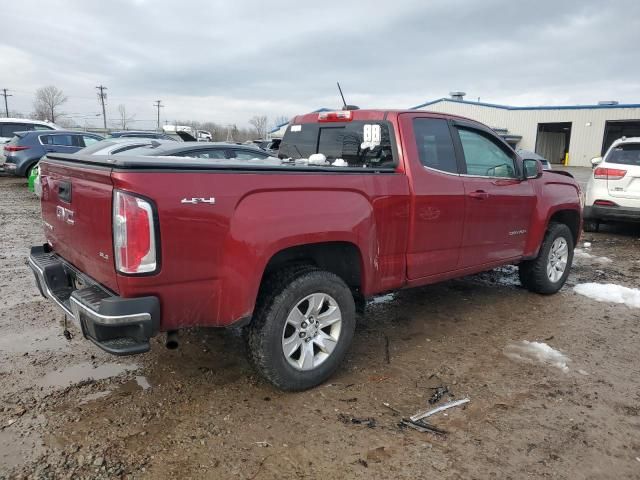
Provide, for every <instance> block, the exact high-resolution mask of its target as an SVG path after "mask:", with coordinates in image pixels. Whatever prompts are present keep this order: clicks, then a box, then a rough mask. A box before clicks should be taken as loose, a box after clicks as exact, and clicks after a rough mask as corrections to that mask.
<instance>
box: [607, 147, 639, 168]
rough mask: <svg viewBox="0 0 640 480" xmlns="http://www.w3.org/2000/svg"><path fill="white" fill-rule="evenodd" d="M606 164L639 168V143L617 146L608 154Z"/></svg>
mask: <svg viewBox="0 0 640 480" xmlns="http://www.w3.org/2000/svg"><path fill="white" fill-rule="evenodd" d="M606 162H607V163H618V164H620V165H636V166H640V143H628V144H622V145H618V146H617V147H616V148H614V149H613V150H611V151H610V152H609V155H608V156H607V160H606Z"/></svg>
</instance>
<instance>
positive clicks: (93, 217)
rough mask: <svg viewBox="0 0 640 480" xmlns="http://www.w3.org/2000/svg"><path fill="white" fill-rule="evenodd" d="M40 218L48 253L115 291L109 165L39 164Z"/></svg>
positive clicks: (44, 161)
mask: <svg viewBox="0 0 640 480" xmlns="http://www.w3.org/2000/svg"><path fill="white" fill-rule="evenodd" d="M40 175H41V183H42V221H43V224H44V231H45V236H46V238H47V241H48V242H49V244H50V245H51V247H52V248H53V250H54V252H55V253H57V254H58V255H60V256H61V257H62V258H64V259H65V260H66V261H67V262H69V263H70V264H72V265H73V266H75V267H76V268H78V269H79V270H80V271H82V272H84V273H85V274H87V275H88V276H90V277H92V278H93V279H94V280H96V281H97V282H99V283H101V284H102V285H104V286H106V287H108V288H110V289H111V290H113V291H114V292H118V285H117V281H116V272H115V267H114V262H113V242H112V227H111V225H112V200H111V196H112V191H113V185H112V183H111V168H109V167H107V166H105V167H97V166H86V165H82V164H80V163H73V162H64V161H56V160H55V159H45V160H43V161H42V162H40Z"/></svg>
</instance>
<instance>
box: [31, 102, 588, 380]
mask: <svg viewBox="0 0 640 480" xmlns="http://www.w3.org/2000/svg"><path fill="white" fill-rule="evenodd" d="M234 148H238V147H236V146H235V145H228V146H227V147H225V151H226V149H234ZM243 148H247V147H243ZM130 153H132V152H128V154H119V155H114V156H108V157H105V156H98V155H79V154H76V155H60V154H51V155H47V158H46V159H45V160H43V162H42V163H41V172H42V189H43V195H42V202H41V205H42V219H43V225H44V226H45V227H46V228H45V231H44V233H45V237H46V239H47V242H46V243H45V244H44V245H38V246H34V247H32V249H31V253H30V256H29V265H30V266H31V268H32V270H33V272H34V274H35V278H36V282H37V285H38V287H39V289H40V292H41V293H42V295H44V296H45V297H48V298H50V299H51V300H53V301H54V302H55V303H56V304H57V305H58V306H60V307H61V308H62V309H63V310H64V312H65V313H66V314H67V315H68V316H69V317H70V318H72V319H74V320H75V321H76V322H78V323H79V324H80V325H81V326H82V330H81V331H82V332H83V334H84V335H85V336H86V337H87V338H88V339H90V340H91V341H92V342H94V343H95V344H96V345H98V346H99V347H101V348H102V349H104V350H106V351H108V352H111V353H114V354H118V355H127V354H137V353H141V352H146V351H148V350H149V348H150V343H149V340H150V338H151V337H153V336H155V335H157V334H158V333H159V332H161V331H163V332H167V346H168V347H174V348H175V347H176V346H177V345H178V336H177V335H178V333H177V332H178V330H179V329H181V328H186V327H194V326H210V327H226V326H236V327H244V328H246V332H247V334H246V338H247V341H248V347H249V348H248V351H249V355H250V358H251V361H252V363H253V364H254V366H255V368H256V369H257V370H258V371H259V372H260V373H261V374H262V375H263V377H264V378H266V379H268V380H269V381H270V382H272V383H273V384H274V385H276V386H277V387H279V388H281V389H285V390H302V389H306V388H310V387H313V386H315V385H318V384H319V383H321V382H323V381H324V380H326V379H327V378H329V376H330V375H331V374H332V373H333V372H334V371H335V370H336V368H337V367H338V365H339V364H340V362H341V361H342V359H343V358H344V356H345V353H346V352H347V349H348V348H349V344H350V343H351V340H352V338H353V335H354V330H355V312H356V310H359V311H364V307H365V305H366V299H367V298H368V297H371V296H373V295H378V294H380V293H383V292H389V291H393V290H397V289H401V288H408V287H416V286H421V285H426V284H430V283H434V282H439V281H443V280H448V279H452V278H457V277H462V276H466V275H469V274H473V273H476V272H481V271H485V270H490V269H493V268H496V267H498V266H501V265H505V264H518V265H519V274H520V281H521V282H522V284H523V285H524V286H525V287H526V288H528V289H529V290H531V291H533V292H537V293H542V294H552V293H555V292H557V291H558V290H559V289H560V288H561V287H562V286H563V285H564V283H565V281H566V279H567V276H568V275H569V270H570V268H571V263H572V260H573V249H574V245H575V244H576V242H577V241H578V239H579V235H580V231H581V211H582V209H581V203H580V195H581V192H580V187H579V185H578V183H577V182H576V181H575V180H574V179H573V177H572V176H571V175H570V174H568V173H566V172H555V171H553V170H551V171H543V170H542V166H541V165H540V163H539V162H538V161H535V160H522V159H521V158H520V157H519V156H518V155H517V154H516V153H515V152H514V151H513V150H512V149H511V147H509V145H508V144H506V143H505V142H504V141H503V140H502V139H501V138H500V137H498V136H497V135H496V134H495V133H494V132H493V131H492V130H491V129H489V128H488V127H486V126H484V125H482V124H480V123H478V122H475V121H473V120H468V119H463V118H461V117H456V116H452V115H446V114H436V113H429V112H423V111H415V110H409V111H385V110H357V111H338V112H320V113H310V114H307V115H302V116H298V117H296V118H294V119H293V121H292V122H291V124H290V125H289V126H288V127H287V131H286V133H285V135H284V138H283V140H282V144H281V145H280V156H281V157H282V158H280V159H274V158H273V157H268V158H266V159H265V160H263V161H254V162H247V161H243V160H240V159H239V157H238V156H236V157H235V158H236V159H221V160H216V161H212V160H211V159H210V158H182V159H175V158H173V157H144V158H143V157H139V156H134V155H131V154H130ZM88 171H90V172H91V174H90V176H88V175H87V172H88Z"/></svg>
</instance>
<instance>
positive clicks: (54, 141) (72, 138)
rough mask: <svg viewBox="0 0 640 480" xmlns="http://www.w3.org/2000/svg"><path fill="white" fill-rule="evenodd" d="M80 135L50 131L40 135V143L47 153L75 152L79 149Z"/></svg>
mask: <svg viewBox="0 0 640 480" xmlns="http://www.w3.org/2000/svg"><path fill="white" fill-rule="evenodd" d="M79 141H80V137H79V136H78V135H74V134H71V133H49V134H47V135H40V143H42V145H43V146H44V150H45V152H47V153H75V152H77V151H78V149H79V147H80V144H79Z"/></svg>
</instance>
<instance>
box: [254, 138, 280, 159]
mask: <svg viewBox="0 0 640 480" xmlns="http://www.w3.org/2000/svg"><path fill="white" fill-rule="evenodd" d="M281 141H282V139H281V138H272V139H271V140H264V139H262V138H261V139H258V140H251V141H250V142H248V143H253V144H254V145H256V146H257V147H258V148H261V149H262V150H265V151H267V152H269V153H271V154H272V155H277V154H278V149H279V148H280V142H281Z"/></svg>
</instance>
